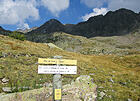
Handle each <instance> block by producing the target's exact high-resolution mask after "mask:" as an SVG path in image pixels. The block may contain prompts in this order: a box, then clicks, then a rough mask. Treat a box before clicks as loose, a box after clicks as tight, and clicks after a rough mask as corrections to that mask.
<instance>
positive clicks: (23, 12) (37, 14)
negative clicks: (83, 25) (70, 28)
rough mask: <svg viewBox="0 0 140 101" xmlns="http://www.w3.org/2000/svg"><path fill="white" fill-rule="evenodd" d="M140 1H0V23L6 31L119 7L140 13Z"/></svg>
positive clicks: (83, 18)
mask: <svg viewBox="0 0 140 101" xmlns="http://www.w3.org/2000/svg"><path fill="white" fill-rule="evenodd" d="M139 4H140V0H0V26H2V27H3V28H4V29H7V30H16V29H17V28H20V29H24V28H32V27H35V26H37V27H38V26H40V25H42V24H43V23H45V22H46V21H48V20H49V19H57V20H59V21H60V22H62V23H63V24H68V23H69V24H76V23H78V22H81V21H86V20H88V18H89V17H91V16H96V15H100V14H103V15H104V14H106V13H107V12H108V11H109V10H113V11H114V10H117V9H119V8H127V9H131V10H133V11H135V12H140V6H139Z"/></svg>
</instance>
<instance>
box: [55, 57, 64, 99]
mask: <svg viewBox="0 0 140 101" xmlns="http://www.w3.org/2000/svg"><path fill="white" fill-rule="evenodd" d="M54 58H55V59H61V58H62V56H54ZM57 67H58V68H59V64H57ZM53 100H54V101H62V78H61V74H54V75H53Z"/></svg>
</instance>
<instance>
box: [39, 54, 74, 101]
mask: <svg viewBox="0 0 140 101" xmlns="http://www.w3.org/2000/svg"><path fill="white" fill-rule="evenodd" d="M38 63H39V64H41V65H39V66H38V74H54V75H53V100H54V101H62V78H61V74H77V66H76V65H77V60H69V59H62V56H54V58H53V59H46V58H39V59H38ZM44 64H47V65H44ZM64 65H69V66H64ZM70 65H72V66H70Z"/></svg>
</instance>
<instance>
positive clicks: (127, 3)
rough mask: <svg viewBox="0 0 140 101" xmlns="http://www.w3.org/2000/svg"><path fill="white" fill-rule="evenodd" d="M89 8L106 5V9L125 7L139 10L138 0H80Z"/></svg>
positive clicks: (139, 0)
mask: <svg viewBox="0 0 140 101" xmlns="http://www.w3.org/2000/svg"><path fill="white" fill-rule="evenodd" d="M80 1H81V3H84V4H85V5H86V6H88V7H90V8H101V7H103V5H105V4H106V5H107V7H106V8H108V10H117V9H120V8H127V9H130V10H133V11H135V12H140V0H80Z"/></svg>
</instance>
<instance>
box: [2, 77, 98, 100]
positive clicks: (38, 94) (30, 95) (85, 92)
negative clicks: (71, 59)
mask: <svg viewBox="0 0 140 101" xmlns="http://www.w3.org/2000/svg"><path fill="white" fill-rule="evenodd" d="M96 89H97V86H96V85H95V84H94V82H93V79H92V78H91V77H90V76H87V75H81V76H80V77H78V78H77V79H76V80H75V81H74V82H72V83H71V84H67V85H64V86H63V91H62V93H63V95H62V100H63V101H95V99H96V97H97V92H96ZM52 90H53V89H52V88H51V87H44V88H41V89H35V90H29V91H25V92H20V93H13V94H0V101H52Z"/></svg>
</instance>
